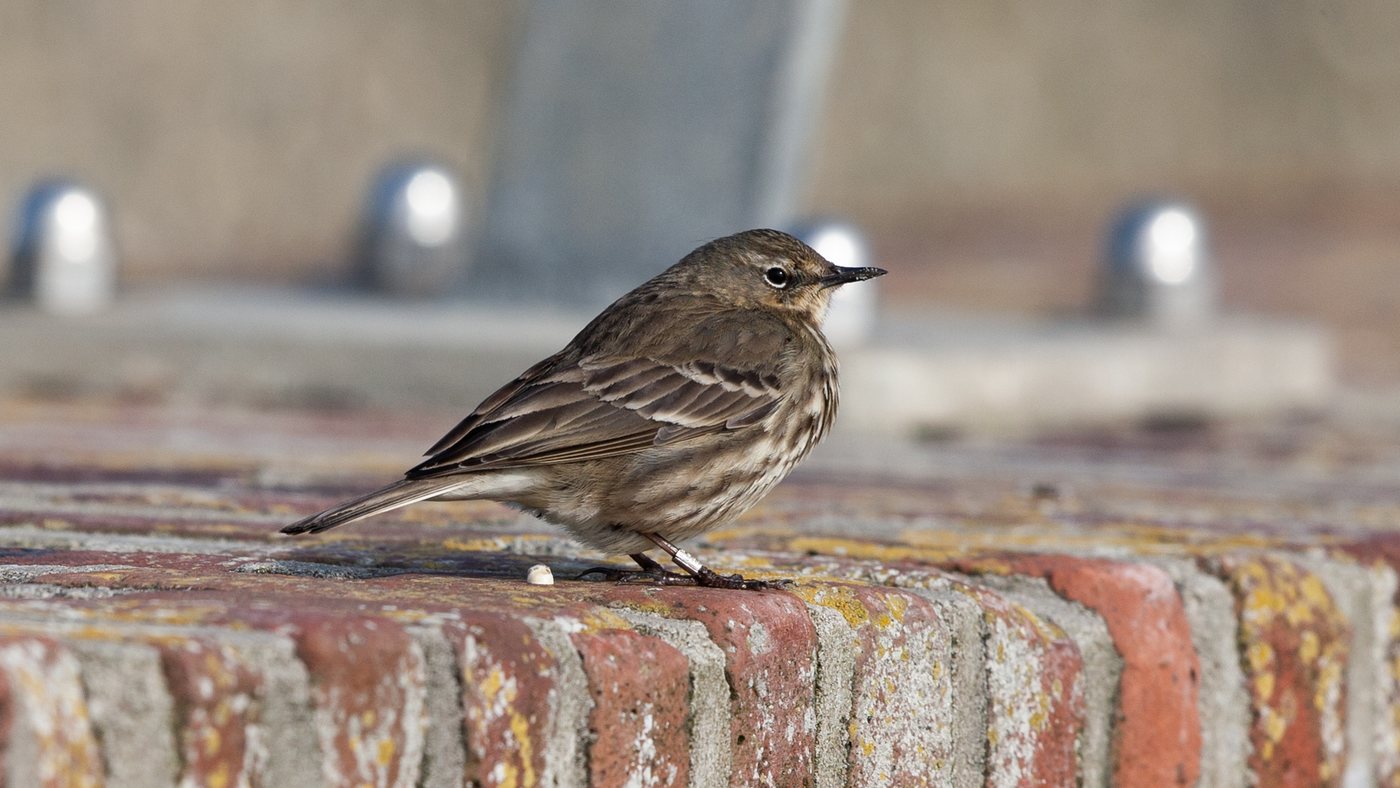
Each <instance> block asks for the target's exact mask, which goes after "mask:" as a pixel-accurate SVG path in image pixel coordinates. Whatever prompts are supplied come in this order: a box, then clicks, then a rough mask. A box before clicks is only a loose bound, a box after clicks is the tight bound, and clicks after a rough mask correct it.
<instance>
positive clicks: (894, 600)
mask: <svg viewBox="0 0 1400 788" xmlns="http://www.w3.org/2000/svg"><path fill="white" fill-rule="evenodd" d="M885 605H886V606H888V607H889V609H890V615H891V616H894V620H895V621H903V620H904V613H905V611H907V610H908V609H909V599H908V598H907V597H904V596H900V595H899V594H894V595H891V596H889V597H886V598H885Z"/></svg>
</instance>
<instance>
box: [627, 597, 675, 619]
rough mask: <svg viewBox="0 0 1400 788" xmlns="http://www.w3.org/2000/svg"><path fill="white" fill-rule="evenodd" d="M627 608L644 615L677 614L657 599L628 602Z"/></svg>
mask: <svg viewBox="0 0 1400 788" xmlns="http://www.w3.org/2000/svg"><path fill="white" fill-rule="evenodd" d="M625 607H626V608H627V609H628V610H636V611H638V612H642V613H652V614H655V615H658V616H669V615H671V614H672V613H673V612H675V611H674V610H673V609H672V608H671V606H670V605H668V604H666V603H665V602H662V601H660V600H656V599H646V600H643V601H640V602H630V601H629V602H627V603H626V605H625Z"/></svg>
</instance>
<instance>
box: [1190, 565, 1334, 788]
mask: <svg viewBox="0 0 1400 788" xmlns="http://www.w3.org/2000/svg"><path fill="white" fill-rule="evenodd" d="M1206 565H1207V566H1208V567H1209V568H1211V569H1213V570H1214V571H1216V572H1217V573H1218V574H1219V575H1220V577H1221V578H1222V579H1224V580H1225V581H1226V582H1227V583H1228V584H1229V585H1230V587H1231V589H1232V590H1233V591H1234V594H1235V601H1236V606H1237V610H1238V614H1239V620H1240V649H1241V652H1242V656H1243V663H1244V671H1245V678H1246V682H1247V686H1248V689H1249V693H1250V699H1251V702H1252V705H1253V709H1254V724H1253V727H1252V729H1251V731H1250V742H1251V744H1252V745H1253V752H1252V754H1251V755H1250V759H1249V766H1250V769H1251V771H1252V772H1253V774H1254V777H1255V779H1257V780H1258V782H1259V784H1261V785H1280V786H1293V785H1296V786H1304V785H1338V784H1340V782H1341V779H1342V775H1343V771H1344V767H1345V757H1346V742H1345V738H1344V731H1345V727H1344V725H1345V717H1344V709H1345V689H1346V688H1345V670H1346V664H1347V657H1348V650H1349V648H1350V637H1351V626H1350V622H1348V621H1347V620H1346V618H1345V617H1344V616H1343V615H1342V614H1341V612H1340V611H1339V610H1338V609H1337V606H1336V604H1335V603H1334V601H1333V599H1332V596H1331V595H1330V594H1329V593H1328V591H1327V588H1326V586H1325V584H1324V583H1323V581H1322V580H1321V579H1320V578H1319V577H1318V576H1317V575H1315V574H1313V573H1311V572H1309V571H1307V570H1306V569H1304V568H1303V567H1302V566H1300V565H1299V564H1298V563H1295V562H1292V561H1289V560H1287V559H1284V558H1280V557H1277V556H1269V555H1256V556H1248V557H1246V556H1222V557H1219V558H1216V559H1211V560H1210V561H1208V562H1207V564H1206Z"/></svg>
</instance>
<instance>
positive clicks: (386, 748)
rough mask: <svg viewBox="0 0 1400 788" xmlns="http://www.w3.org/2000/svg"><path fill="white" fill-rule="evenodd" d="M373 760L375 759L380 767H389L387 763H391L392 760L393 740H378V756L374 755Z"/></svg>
mask: <svg viewBox="0 0 1400 788" xmlns="http://www.w3.org/2000/svg"><path fill="white" fill-rule="evenodd" d="M375 759H376V760H377V761H379V765H380V766H385V767H387V766H388V765H389V763H390V762H391V761H393V759H394V740H393V739H380V740H379V752H378V754H377V755H376V758H375Z"/></svg>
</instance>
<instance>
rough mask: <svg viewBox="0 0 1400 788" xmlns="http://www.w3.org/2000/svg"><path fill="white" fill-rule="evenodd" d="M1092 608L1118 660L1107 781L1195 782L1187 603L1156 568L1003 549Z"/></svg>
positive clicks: (1015, 564)
mask: <svg viewBox="0 0 1400 788" xmlns="http://www.w3.org/2000/svg"><path fill="white" fill-rule="evenodd" d="M1003 560H1004V561H1005V562H1006V563H1007V564H1008V565H1009V567H1010V568H1011V570H1012V571H1013V572H1016V573H1018V574H1029V575H1038V576H1041V577H1044V578H1045V579H1046V580H1047V581H1048V582H1049V583H1050V586H1051V587H1052V588H1054V589H1055V591H1056V592H1057V593H1059V594H1060V595H1061V596H1063V597H1065V598H1067V599H1071V600H1074V601H1075V602H1078V603H1080V604H1082V605H1084V606H1085V607H1087V608H1089V609H1091V610H1093V611H1094V612H1096V613H1098V614H1099V616H1100V617H1102V618H1103V620H1104V623H1105V624H1106V625H1107V626H1108V632H1109V635H1110V636H1111V637H1112V638H1113V645H1114V648H1116V649H1117V651H1118V653H1119V655H1120V656H1121V657H1122V659H1123V673H1122V677H1121V679H1120V681H1119V698H1118V718H1117V720H1116V724H1115V728H1114V730H1115V733H1116V736H1117V742H1116V747H1115V758H1114V764H1113V784H1114V785H1120V786H1144V787H1146V788H1153V787H1155V786H1167V785H1195V784H1196V780H1197V778H1198V777H1199V776H1200V758H1201V722H1200V717H1199V714H1198V709H1197V696H1198V693H1199V690H1200V661H1199V659H1198V657H1197V656H1196V649H1195V647H1194V646H1193V645H1192V643H1191V627H1190V624H1189V622H1188V621H1187V620H1186V609H1185V607H1184V606H1183V604H1182V600H1181V596H1180V594H1178V593H1177V590H1176V586H1175V584H1174V583H1173V582H1172V579H1171V577H1170V576H1169V575H1167V573H1166V572H1164V571H1163V570H1161V569H1159V568H1157V567H1154V566H1151V565H1148V564H1140V563H1123V562H1115V561H1104V560H1094V559H1083V558H1075V557H1071V556H1004V557H1003Z"/></svg>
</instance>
